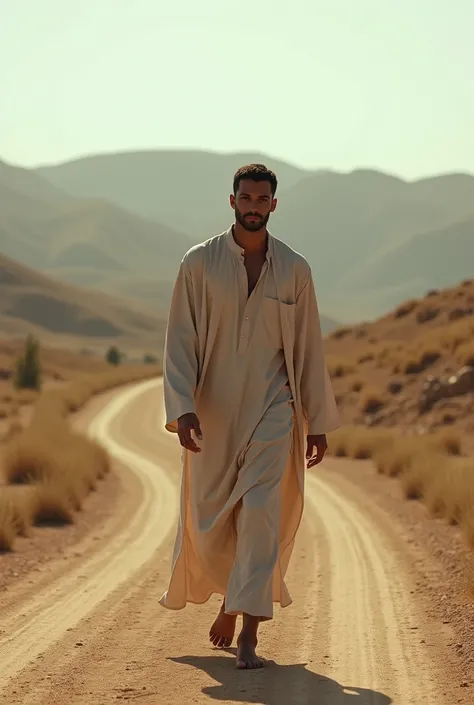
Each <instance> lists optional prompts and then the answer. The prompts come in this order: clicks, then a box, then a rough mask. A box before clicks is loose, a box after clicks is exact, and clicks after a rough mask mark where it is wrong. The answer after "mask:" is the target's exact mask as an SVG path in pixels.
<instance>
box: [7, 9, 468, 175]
mask: <svg viewBox="0 0 474 705" xmlns="http://www.w3.org/2000/svg"><path fill="white" fill-rule="evenodd" d="M473 27H474V2H473V0H240V1H239V0H235V1H234V2H232V1H229V0H171V1H170V0H166V2H165V1H164V0H14V1H11V0H0V79H1V80H0V86H1V104H0V158H3V159H4V160H6V161H9V162H12V163H15V164H19V165H22V166H36V165H39V164H45V163H54V162H58V161H64V160H67V159H70V158H75V157H78V156H83V155H86V154H91V153H99V152H115V151H121V150H135V149H159V148H163V147H167V148H170V147H171V148H174V147H180V148H187V147H191V148H194V147H197V148H202V149H213V150H218V151H243V150H245V151H250V150H252V151H253V150H257V151H262V152H266V153H268V154H271V155H272V156H275V157H280V158H282V159H285V160H287V161H290V162H293V163H295V164H298V165H301V166H304V167H308V168H335V169H341V170H349V169H353V168H357V167H370V168H379V169H382V170H385V171H389V172H392V173H395V174H399V175H401V176H404V177H406V178H414V177H417V176H423V175H427V174H432V173H435V172H445V171H452V170H456V171H470V172H474V42H473V39H472V38H473Z"/></svg>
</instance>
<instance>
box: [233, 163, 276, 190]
mask: <svg viewBox="0 0 474 705" xmlns="http://www.w3.org/2000/svg"><path fill="white" fill-rule="evenodd" d="M243 179H251V180H252V181H268V183H269V184H270V186H271V188H272V196H274V195H275V193H276V190H277V186H278V181H277V177H276V176H275V174H274V173H273V171H270V169H267V167H266V166H265V164H247V165H246V166H241V167H240V169H238V170H237V171H236V172H235V174H234V196H235V194H236V193H237V191H238V190H239V186H240V182H241V181H242V180H243Z"/></svg>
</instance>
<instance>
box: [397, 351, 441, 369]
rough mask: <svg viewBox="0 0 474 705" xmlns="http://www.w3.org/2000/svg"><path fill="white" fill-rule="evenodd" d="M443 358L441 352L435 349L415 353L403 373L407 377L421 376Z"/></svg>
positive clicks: (406, 363) (410, 357) (405, 365)
mask: <svg viewBox="0 0 474 705" xmlns="http://www.w3.org/2000/svg"><path fill="white" fill-rule="evenodd" d="M440 357H441V351H440V350H436V349H435V348H431V349H430V348H426V349H424V350H421V351H419V352H413V353H412V354H411V356H409V357H408V359H407V360H406V361H405V364H404V367H403V371H404V372H405V374H407V375H411V374H419V373H420V372H424V371H425V370H426V369H428V367H431V365H433V364H434V363H435V362H436V361H437V360H439V358H440Z"/></svg>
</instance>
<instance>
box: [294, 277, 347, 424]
mask: <svg viewBox="0 0 474 705" xmlns="http://www.w3.org/2000/svg"><path fill="white" fill-rule="evenodd" d="M295 323H296V325H295V353H296V358H297V360H298V361H299V367H300V369H301V376H300V380H301V381H300V398H301V403H302V407H303V413H304V415H305V417H306V422H307V427H308V428H307V433H308V435H320V434H324V433H329V432H330V431H334V429H336V428H338V427H339V426H340V418H339V412H338V409H337V405H336V400H335V397H334V392H333V389H332V384H331V380H330V377H329V373H328V370H327V365H326V361H325V358H324V346H323V336H322V332H321V322H320V316H319V310H318V303H317V300H316V292H315V288H314V283H313V278H312V275H311V269H310V268H309V266H308V271H307V276H306V277H305V281H304V283H303V287H302V289H301V291H300V293H299V295H298V298H297V301H296V321H295Z"/></svg>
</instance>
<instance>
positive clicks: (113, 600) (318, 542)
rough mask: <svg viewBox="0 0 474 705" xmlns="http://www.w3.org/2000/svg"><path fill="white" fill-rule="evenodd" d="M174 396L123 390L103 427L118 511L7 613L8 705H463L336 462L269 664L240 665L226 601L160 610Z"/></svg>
mask: <svg viewBox="0 0 474 705" xmlns="http://www.w3.org/2000/svg"><path fill="white" fill-rule="evenodd" d="M162 428H163V418H162V403H161V387H160V384H159V383H157V382H147V383H144V384H141V385H139V386H137V387H134V388H132V389H127V390H125V391H122V392H120V393H118V394H117V395H116V396H115V397H114V398H113V400H112V402H111V403H110V404H109V405H108V406H107V407H106V408H105V409H103V410H102V411H100V412H99V414H98V415H96V416H95V418H94V419H93V421H92V423H91V426H90V431H91V433H92V434H93V435H95V436H96V437H97V438H98V439H99V440H100V441H101V442H103V443H104V444H105V445H106V446H107V447H108V448H109V450H110V451H111V452H112V453H113V454H114V455H115V456H116V457H117V458H118V459H119V461H120V469H119V472H120V477H121V481H122V485H123V501H122V502H121V503H120V512H119V514H118V515H117V516H115V517H114V518H113V520H109V521H108V523H107V525H106V526H104V527H103V530H102V531H101V534H100V536H92V537H88V538H87V539H86V541H85V542H84V544H83V545H82V546H81V547H80V550H79V549H78V547H76V548H75V551H74V553H71V555H70V557H69V558H68V560H64V559H63V558H62V559H61V560H58V562H57V564H52V565H51V567H50V568H49V570H48V575H46V576H45V575H41V576H39V577H38V578H37V579H34V580H31V579H30V580H29V581H28V583H27V584H26V585H25V586H23V587H20V588H18V590H17V591H16V593H15V595H14V596H12V599H11V603H10V604H9V605H8V604H7V606H6V608H5V609H4V611H3V613H2V615H1V617H0V699H1V702H2V703H5V704H6V705H19V704H20V703H21V704H22V705H46V703H57V704H58V705H86V703H87V705H107V704H108V703H116V702H117V701H120V700H130V701H139V702H143V703H153V704H156V705H158V704H159V705H184V704H185V703H199V704H204V703H210V702H211V701H213V700H217V701H220V702H222V703H261V704H263V705H350V704H351V703H354V704H356V703H357V704H358V705H385V704H388V703H395V704H396V705H453V703H456V702H461V701H460V700H459V684H456V685H457V687H456V688H455V689H454V685H453V691H452V692H450V690H449V689H450V687H451V686H450V684H449V679H446V677H445V674H444V672H443V668H442V664H443V660H444V659H443V654H442V653H440V652H439V648H440V646H439V643H438V641H437V636H436V633H435V632H434V630H433V628H432V626H431V625H429V624H428V623H427V621H426V620H425V619H424V616H423V614H420V613H419V611H417V606H416V605H415V602H414V598H413V591H414V586H413V585H412V584H411V579H410V574H409V570H407V564H406V561H405V559H404V557H403V555H402V552H401V551H402V548H403V547H401V546H400V544H399V543H397V536H396V532H395V531H394V530H392V527H391V524H390V521H389V520H388V518H387V517H383V516H382V515H381V513H380V512H378V510H377V509H376V508H374V509H373V511H368V510H367V507H366V506H364V505H363V503H362V502H361V501H360V497H359V496H358V495H357V492H356V491H355V490H351V489H350V487H349V485H348V484H344V483H343V482H342V481H341V479H340V478H337V477H336V476H335V475H332V474H331V473H330V472H329V471H328V470H325V469H324V468H322V469H320V470H319V469H318V470H317V471H316V472H311V473H309V474H308V476H307V503H306V510H305V517H304V520H303V523H302V525H301V529H300V533H299V536H298V543H297V547H296V549H295V554H294V558H293V562H292V565H291V568H290V574H289V576H288V583H289V587H290V591H291V594H292V597H293V600H294V603H293V605H291V606H290V607H289V608H287V609H286V610H284V611H278V610H277V612H276V619H275V620H274V621H273V622H272V623H268V624H265V625H263V627H262V630H261V642H260V651H261V654H262V656H264V657H265V658H267V659H273V661H274V662H273V663H272V661H270V662H269V665H268V666H267V668H266V669H263V670H262V671H255V672H240V671H236V670H235V669H234V655H233V652H232V650H230V651H229V652H221V651H216V650H214V649H213V648H212V647H211V646H210V645H209V644H208V641H207V631H208V628H209V625H210V623H211V621H212V619H213V617H214V614H215V612H216V610H217V607H218V600H217V598H216V599H213V600H211V601H210V603H209V604H208V605H205V606H203V607H195V606H189V607H188V608H187V609H186V610H185V611H181V612H177V613H175V612H169V611H166V610H164V609H163V608H162V607H160V606H159V605H158V598H159V597H160V595H161V594H162V592H163V590H164V589H165V586H166V582H167V578H168V575H169V567H170V559H171V552H172V547H173V539H174V531H175V522H176V519H177V507H178V495H179V483H180V469H179V456H180V450H179V446H178V444H177V440H176V438H175V437H174V436H172V435H171V434H168V433H166V432H164V431H163V430H162Z"/></svg>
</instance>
